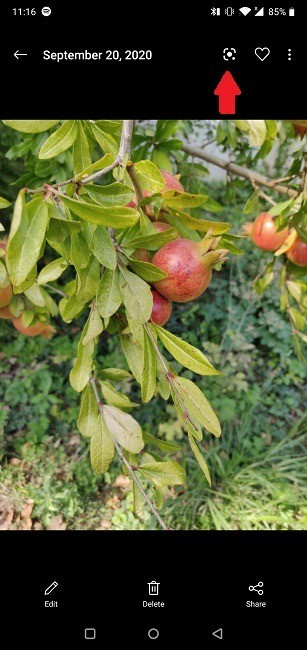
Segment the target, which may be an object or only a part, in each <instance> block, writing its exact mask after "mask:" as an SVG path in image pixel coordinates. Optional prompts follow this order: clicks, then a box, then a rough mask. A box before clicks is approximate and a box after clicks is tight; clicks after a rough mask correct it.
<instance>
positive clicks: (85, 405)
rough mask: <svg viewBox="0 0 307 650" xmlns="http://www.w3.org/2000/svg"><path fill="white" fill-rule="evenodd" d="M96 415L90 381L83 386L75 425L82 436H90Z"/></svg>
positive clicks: (94, 425)
mask: <svg viewBox="0 0 307 650" xmlns="http://www.w3.org/2000/svg"><path fill="white" fill-rule="evenodd" d="M97 416H98V405H97V401H96V398H95V395H94V391H93V389H92V386H91V384H90V383H88V384H87V386H86V387H85V388H84V391H83V393H82V397H81V405H80V411H79V417H78V422H77V427H78V429H79V431H80V433H81V435H82V436H85V438H90V437H91V435H92V433H93V432H94V431H95V429H96V421H97Z"/></svg>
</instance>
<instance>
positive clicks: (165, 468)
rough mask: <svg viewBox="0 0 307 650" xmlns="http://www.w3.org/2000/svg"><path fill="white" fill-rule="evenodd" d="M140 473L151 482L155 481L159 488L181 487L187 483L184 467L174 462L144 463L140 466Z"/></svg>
mask: <svg viewBox="0 0 307 650" xmlns="http://www.w3.org/2000/svg"><path fill="white" fill-rule="evenodd" d="M139 471H140V472H141V473H142V474H143V476H145V478H147V479H148V480H149V481H153V483H155V485H158V487H165V486H167V485H181V484H182V483H185V482H186V474H185V471H184V469H183V467H182V466H181V465H179V463H176V462H175V461H172V460H168V461H165V462H161V463H159V462H158V463H144V464H142V465H140V466H139Z"/></svg>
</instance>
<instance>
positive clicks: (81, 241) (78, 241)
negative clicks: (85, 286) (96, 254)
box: [69, 232, 91, 273]
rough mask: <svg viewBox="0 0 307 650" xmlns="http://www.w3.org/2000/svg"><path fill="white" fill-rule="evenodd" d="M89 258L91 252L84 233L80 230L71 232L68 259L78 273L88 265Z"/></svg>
mask: <svg viewBox="0 0 307 650" xmlns="http://www.w3.org/2000/svg"><path fill="white" fill-rule="evenodd" d="M90 258H91V252H90V248H89V245H88V243H87V241H86V239H85V236H84V234H83V233H82V232H80V233H73V234H72V236H71V246H70V256H69V259H70V261H71V262H72V263H73V265H74V267H75V269H76V271H77V272H78V273H80V272H81V271H82V269H85V268H86V267H87V266H88V265H89V262H90Z"/></svg>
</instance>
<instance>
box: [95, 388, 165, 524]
mask: <svg viewBox="0 0 307 650" xmlns="http://www.w3.org/2000/svg"><path fill="white" fill-rule="evenodd" d="M90 382H91V384H92V387H93V391H94V395H95V398H96V402H97V404H98V408H99V412H100V414H101V416H102V417H103V407H102V404H101V401H100V398H99V394H98V390H97V386H96V382H95V379H94V377H92V378H91V380H90ZM110 435H111V437H112V440H113V443H114V446H115V448H116V451H117V453H118V455H119V458H120V460H121V462H122V463H124V465H125V466H126V468H127V470H128V472H129V474H130V475H131V477H132V479H133V481H134V483H135V484H136V485H137V487H138V488H139V490H140V492H141V493H142V495H143V497H144V499H145V501H146V503H147V505H148V506H149V508H150V510H151V512H152V513H153V515H154V516H155V517H156V519H157V520H158V522H159V524H160V526H161V528H163V530H171V528H169V526H167V525H166V524H165V523H164V521H163V519H162V517H161V516H160V515H159V513H158V511H157V510H156V508H155V506H154V505H153V503H152V502H151V500H150V498H149V496H148V495H147V494H146V492H145V490H144V488H143V486H142V483H141V482H140V480H139V478H138V477H137V475H136V473H135V469H134V467H132V465H131V464H130V463H129V461H128V460H127V458H126V457H125V456H124V454H123V452H122V449H121V446H120V445H119V444H118V442H117V440H115V438H114V437H113V436H112V434H111V432H110Z"/></svg>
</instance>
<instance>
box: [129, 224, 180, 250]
mask: <svg viewBox="0 0 307 650" xmlns="http://www.w3.org/2000/svg"><path fill="white" fill-rule="evenodd" d="M177 237H178V232H177V231H176V230H174V229H173V228H170V229H169V230H164V231H163V232H159V233H157V234H156V235H146V236H145V237H135V239H132V240H131V241H127V242H125V243H124V244H122V248H125V247H128V248H132V249H136V248H146V250H149V251H155V250H157V249H158V248H161V246H164V244H168V242H170V241H172V240H173V239H176V238H177Z"/></svg>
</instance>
